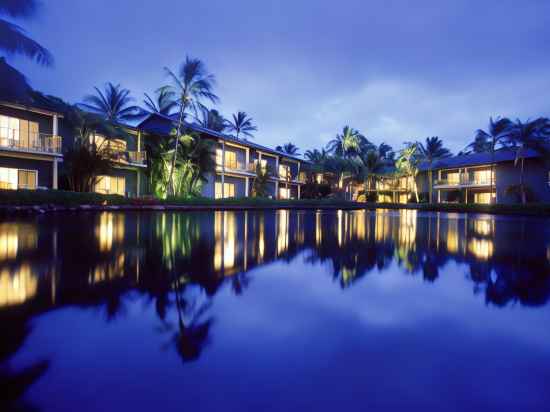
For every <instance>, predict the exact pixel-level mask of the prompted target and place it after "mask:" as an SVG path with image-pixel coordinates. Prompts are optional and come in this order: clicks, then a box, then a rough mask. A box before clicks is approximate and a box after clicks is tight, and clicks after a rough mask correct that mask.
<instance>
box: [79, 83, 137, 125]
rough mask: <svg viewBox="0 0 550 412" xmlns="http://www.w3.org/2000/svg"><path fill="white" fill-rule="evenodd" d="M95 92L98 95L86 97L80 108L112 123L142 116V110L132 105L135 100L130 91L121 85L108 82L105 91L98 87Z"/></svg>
mask: <svg viewBox="0 0 550 412" xmlns="http://www.w3.org/2000/svg"><path fill="white" fill-rule="evenodd" d="M94 90H95V91H96V94H89V95H86V96H84V102H83V103H79V105H78V106H79V107H81V108H83V109H85V110H89V111H91V112H92V113H96V114H99V115H100V116H102V117H103V118H104V119H105V120H109V121H111V122H121V121H126V120H135V119H136V118H138V117H140V116H141V115H142V112H141V109H140V108H139V107H138V106H135V105H133V104H132V101H133V100H134V99H133V98H132V97H130V90H128V89H125V88H123V87H121V86H120V84H117V85H114V84H113V83H111V82H108V83H106V84H105V88H104V90H103V91H101V90H100V89H99V88H98V87H94Z"/></svg>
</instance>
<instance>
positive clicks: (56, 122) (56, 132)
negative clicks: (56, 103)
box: [52, 114, 59, 136]
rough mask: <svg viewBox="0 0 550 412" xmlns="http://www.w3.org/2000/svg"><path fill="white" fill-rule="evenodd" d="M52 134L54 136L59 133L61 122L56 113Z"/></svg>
mask: <svg viewBox="0 0 550 412" xmlns="http://www.w3.org/2000/svg"><path fill="white" fill-rule="evenodd" d="M52 134H53V135H54V136H57V135H58V134H59V122H58V117H57V115H56V114H54V115H53V124H52Z"/></svg>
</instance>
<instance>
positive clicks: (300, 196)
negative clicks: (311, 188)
mask: <svg viewBox="0 0 550 412" xmlns="http://www.w3.org/2000/svg"><path fill="white" fill-rule="evenodd" d="M301 188H302V186H301V185H298V199H301V198H302V194H301V190H300V189H301Z"/></svg>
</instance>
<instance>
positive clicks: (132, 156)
mask: <svg viewBox="0 0 550 412" xmlns="http://www.w3.org/2000/svg"><path fill="white" fill-rule="evenodd" d="M117 130H119V134H118V135H117V136H105V134H104V133H101V132H100V131H96V132H93V133H92V134H91V135H90V143H92V144H95V146H96V147H97V148H99V149H101V150H102V151H105V152H106V153H107V155H108V156H109V157H110V158H111V161H112V162H113V170H112V172H111V173H110V174H109V175H105V176H99V178H98V181H97V183H96V185H95V187H94V191H95V192H96V193H102V194H117V195H121V196H128V197H137V196H141V195H144V194H147V193H148V184H147V183H148V182H147V177H146V173H145V172H146V169H147V152H146V151H145V150H144V147H143V140H142V133H141V131H140V130H139V129H136V128H133V127H129V126H120V127H119V128H117Z"/></svg>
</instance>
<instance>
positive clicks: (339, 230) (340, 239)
mask: <svg viewBox="0 0 550 412" xmlns="http://www.w3.org/2000/svg"><path fill="white" fill-rule="evenodd" d="M343 213H344V212H342V210H339V211H338V212H337V216H338V246H342V214H343Z"/></svg>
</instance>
